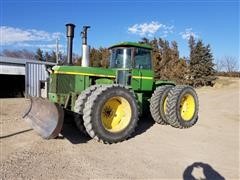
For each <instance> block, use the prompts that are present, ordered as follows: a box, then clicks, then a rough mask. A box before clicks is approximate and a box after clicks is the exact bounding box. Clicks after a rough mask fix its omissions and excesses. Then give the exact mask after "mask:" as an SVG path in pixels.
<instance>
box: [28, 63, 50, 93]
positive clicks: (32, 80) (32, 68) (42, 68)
mask: <svg viewBox="0 0 240 180" xmlns="http://www.w3.org/2000/svg"><path fill="white" fill-rule="evenodd" d="M48 77H49V75H48V72H47V69H46V65H45V64H41V63H26V76H25V78H26V81H25V85H26V88H25V89H26V96H27V97H29V96H34V97H39V96H40V95H41V89H40V81H46V80H47V78H48Z"/></svg>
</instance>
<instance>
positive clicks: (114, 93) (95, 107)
mask: <svg viewBox="0 0 240 180" xmlns="http://www.w3.org/2000/svg"><path fill="white" fill-rule="evenodd" d="M83 120H84V126H85V128H86V131H87V132H88V134H89V135H90V136H91V137H92V138H94V139H96V140H98V141H102V142H104V143H109V144H111V143H117V142H121V141H123V140H125V139H127V138H128V137H130V136H131V135H132V133H133V132H134V130H135V128H136V126H137V122H138V105H137V101H136V98H135V95H134V93H133V92H132V91H130V90H129V89H126V88H125V87H123V86H121V85H109V86H102V87H100V88H98V89H97V90H96V91H95V92H94V93H93V94H92V95H91V96H90V97H89V98H88V101H87V103H86V105H85V107H84V110H83Z"/></svg>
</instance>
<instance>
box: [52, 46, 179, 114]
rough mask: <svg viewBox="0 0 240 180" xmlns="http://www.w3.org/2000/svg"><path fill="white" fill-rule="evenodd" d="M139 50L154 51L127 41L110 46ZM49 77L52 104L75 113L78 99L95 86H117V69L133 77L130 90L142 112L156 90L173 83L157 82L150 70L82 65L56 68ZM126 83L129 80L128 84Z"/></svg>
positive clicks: (146, 107) (147, 106)
mask: <svg viewBox="0 0 240 180" xmlns="http://www.w3.org/2000/svg"><path fill="white" fill-rule="evenodd" d="M117 47H137V48H143V49H152V48H151V46H149V45H146V44H139V43H132V42H124V43H119V44H116V45H113V46H111V47H110V48H117ZM52 69H53V73H52V74H51V75H50V81H49V86H50V87H49V93H48V98H49V100H50V101H51V102H54V103H58V104H61V105H63V106H65V107H67V108H68V109H70V110H72V111H73V110H74V105H75V101H76V99H77V96H78V95H79V94H80V93H81V92H82V91H84V90H85V89H86V88H88V87H89V86H91V85H94V84H106V85H107V84H114V83H116V77H117V72H118V70H120V69H121V70H128V71H129V75H130V77H131V81H130V84H129V87H130V88H131V89H132V90H134V92H135V93H136V96H137V101H138V104H139V106H140V112H142V111H144V112H145V111H146V112H147V110H148V109H149V98H151V94H152V92H153V91H154V90H155V88H156V87H158V86H161V85H166V84H174V83H173V82H171V81H155V80H154V72H153V70H151V69H141V68H139V69H136V68H134V69H131V68H128V69H126V68H125V69H123V68H119V69H117V68H112V69H106V68H98V67H81V66H54V67H53V68H52ZM126 82H127V81H126Z"/></svg>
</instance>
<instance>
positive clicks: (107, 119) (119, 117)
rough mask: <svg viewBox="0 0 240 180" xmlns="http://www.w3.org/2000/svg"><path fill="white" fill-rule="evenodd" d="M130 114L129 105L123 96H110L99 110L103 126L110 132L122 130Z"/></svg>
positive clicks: (127, 122) (128, 120)
mask: <svg viewBox="0 0 240 180" xmlns="http://www.w3.org/2000/svg"><path fill="white" fill-rule="evenodd" d="M131 114H132V110H131V106H130V104H129V102H128V101H127V100H126V99H125V98H123V97H120V96H117V97H113V98H110V99H109V100H107V101H106V102H105V104H104V105H103V107H102V110H101V120H102V124H103V127H104V128H105V129H106V130H107V131H110V132H119V131H122V130H124V129H125V128H126V127H127V126H128V124H129V122H130V120H131Z"/></svg>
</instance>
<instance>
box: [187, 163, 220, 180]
mask: <svg viewBox="0 0 240 180" xmlns="http://www.w3.org/2000/svg"><path fill="white" fill-rule="evenodd" d="M183 179H184V180H196V179H206V180H225V178H224V177H223V176H222V175H221V174H220V173H218V172H217V171H216V170H214V169H213V168H212V167H211V166H210V165H209V164H206V163H202V162H195V163H193V164H192V165H190V166H188V167H187V168H186V169H185V171H184V172H183Z"/></svg>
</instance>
